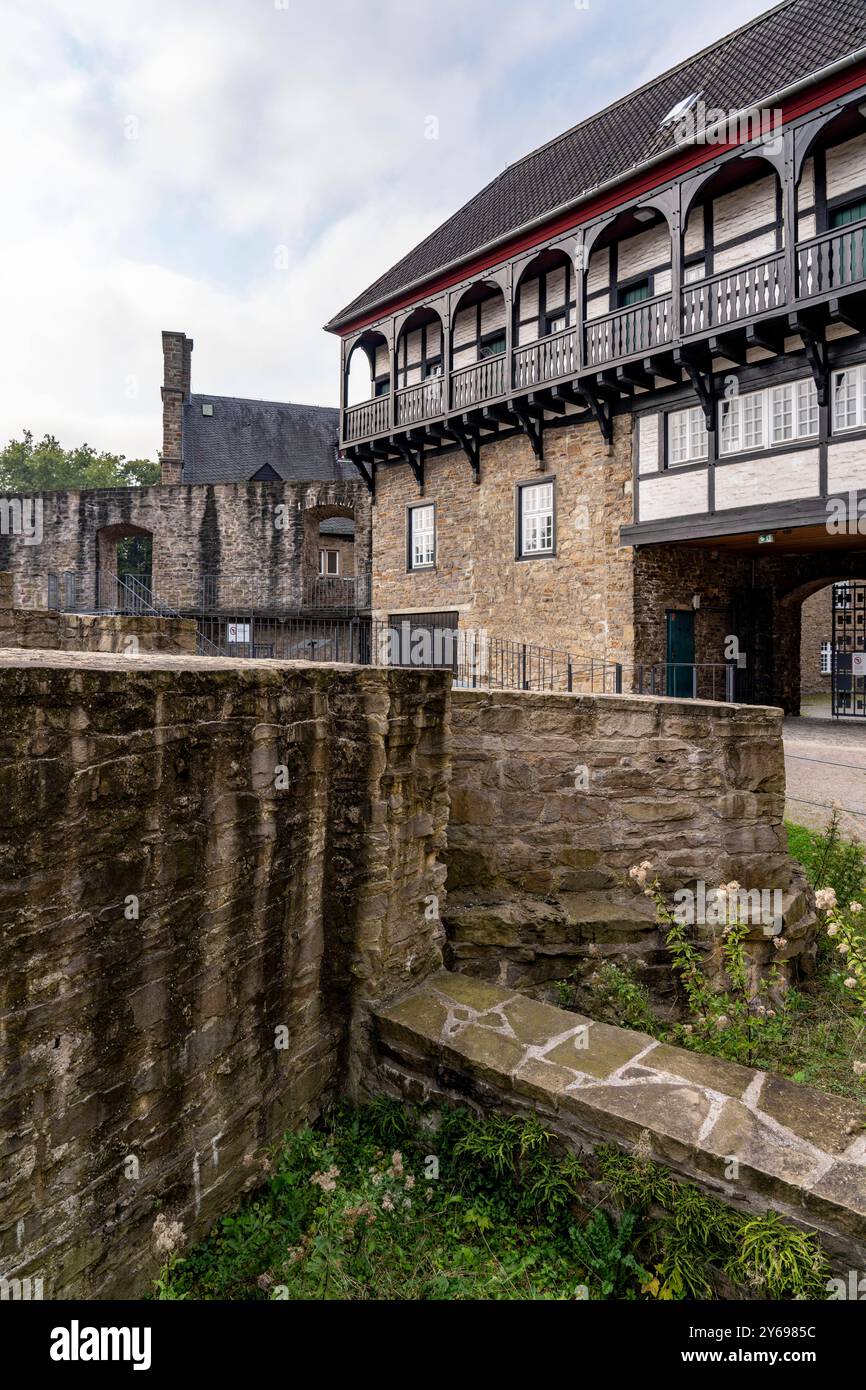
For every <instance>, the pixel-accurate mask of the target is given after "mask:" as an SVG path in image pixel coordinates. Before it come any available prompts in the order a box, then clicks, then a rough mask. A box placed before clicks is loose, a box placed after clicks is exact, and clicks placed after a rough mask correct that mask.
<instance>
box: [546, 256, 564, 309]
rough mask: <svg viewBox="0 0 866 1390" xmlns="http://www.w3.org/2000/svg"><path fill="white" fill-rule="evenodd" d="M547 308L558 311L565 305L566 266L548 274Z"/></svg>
mask: <svg viewBox="0 0 866 1390" xmlns="http://www.w3.org/2000/svg"><path fill="white" fill-rule="evenodd" d="M546 293H547V301H546V302H547V308H548V310H550V309H558V308H559V307H560V306H561V305H562V304H564V303H565V266H564V265H561V266H558V267H557V269H556V270H551V271H549V272H548V276H547V288H546Z"/></svg>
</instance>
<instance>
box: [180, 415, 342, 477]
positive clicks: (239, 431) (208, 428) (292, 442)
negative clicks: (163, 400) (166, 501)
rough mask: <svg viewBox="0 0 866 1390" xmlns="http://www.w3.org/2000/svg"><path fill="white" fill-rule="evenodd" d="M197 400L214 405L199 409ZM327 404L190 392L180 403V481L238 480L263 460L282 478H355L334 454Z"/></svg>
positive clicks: (334, 422) (335, 425) (333, 421)
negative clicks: (208, 410) (208, 409)
mask: <svg viewBox="0 0 866 1390" xmlns="http://www.w3.org/2000/svg"><path fill="white" fill-rule="evenodd" d="M202 405H210V406H212V407H213V414H212V415H203V414H202ZM338 430H339V411H338V410H336V409H335V408H334V407H332V406H324V405H295V404H294V403H288V402H283V401H246V400H240V399H238V398H237V397H235V396H190V398H189V400H188V401H187V403H186V404H185V405H184V408H183V481H184V482H185V483H243V482H246V481H247V480H248V479H250V478H251V477H252V476H253V474H254V473H257V472H258V471H259V469H260V468H262V467H264V466H265V465H266V464H270V466H271V468H273V470H274V472H275V473H276V474H277V475H278V476H279V477H280V478H282V479H283V481H284V482H302V483H303V482H320V481H321V482H327V481H329V480H332V479H333V480H340V479H343V478H351V479H357V476H358V475H357V472H356V471H355V469H354V468H353V467H352V465H351V464H350V463H344V462H341V461H340V460H339V459H338V458H337V434H338Z"/></svg>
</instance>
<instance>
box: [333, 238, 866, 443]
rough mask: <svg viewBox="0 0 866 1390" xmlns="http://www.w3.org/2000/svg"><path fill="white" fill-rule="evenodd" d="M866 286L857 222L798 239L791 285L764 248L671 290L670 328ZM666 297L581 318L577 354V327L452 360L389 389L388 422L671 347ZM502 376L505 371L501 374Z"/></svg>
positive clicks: (692, 328) (362, 430) (370, 432)
mask: <svg viewBox="0 0 866 1390" xmlns="http://www.w3.org/2000/svg"><path fill="white" fill-rule="evenodd" d="M861 283H862V284H866V219H864V220H863V221H861V222H856V223H852V224H851V225H850V226H846V227H838V228H835V229H834V230H833V231H831V232H825V233H824V234H823V235H822V236H818V237H812V238H810V239H809V240H808V241H804V242H800V243H798V245H797V249H796V286H795V287H790V286H789V285H788V284H787V275H786V268H785V254H784V252H780V251H777V252H774V253H773V254H772V255H770V256H764V257H762V258H761V259H759V260H756V261H752V262H751V263H750V264H748V265H744V266H739V267H737V268H736V269H734V270H730V271H724V272H721V273H719V274H717V275H711V276H708V277H707V278H706V279H704V280H699V281H697V282H694V283H691V284H684V285H682V287H681V290H680V304H681V314H680V324H679V328H680V334H679V337H681V338H683V339H688V338H691V337H695V336H698V335H701V334H707V333H712V332H713V331H715V330H724V329H725V328H729V327H732V326H734V325H736V324H738V323H742V322H747V321H749V320H753V319H759V318H761V317H762V316H763V315H765V314H771V313H773V312H774V311H777V310H779V309H784V308H785V306H786V305H787V304H789V303H791V304H793V303H794V302H796V301H802V300H808V299H813V298H815V297H817V296H820V295H830V294H832V293H834V292H836V291H838V290H840V289H844V288H845V287H848V286H851V285H858V284H861ZM673 305H674V298H673V296H672V295H670V294H667V295H657V296H656V297H655V298H653V299H645V300H641V301H640V302H639V303H637V304H629V305H627V306H625V307H624V308H621V309H616V310H614V311H613V312H612V313H609V314H604V315H603V316H601V317H600V318H597V319H587V320H586V321H585V322H584V324H583V330H582V331H583V334H584V357H583V362H582V363H581V362H580V359H579V351H578V349H579V339H578V336H577V335H578V332H579V331H580V330H579V329H575V328H567V329H564V330H562V332H560V333H553V334H550V335H549V336H548V337H544V338H539V339H537V340H536V341H535V342H533V343H526V344H524V345H523V346H521V347H517V348H515V349H514V351H513V352H512V355H511V363H510V367H509V364H508V362H507V360H506V354H505V353H504V352H502V353H497V355H496V356H495V357H485V358H483V359H482V360H481V361H480V362H474V363H472V365H471V366H468V367H458V368H457V369H456V370H455V371H452V372H451V374H450V379H447V378H446V377H431V378H428V379H427V380H426V381H423V382H419V383H418V384H417V385H414V386H407V387H404V388H402V389H401V390H400V391H398V392H397V394H396V397H395V400H394V420H395V422H396V425H397V426H398V427H401V428H405V427H408V426H411V425H413V424H416V423H421V422H423V421H425V420H431V419H436V418H439V417H443V416H448V415H449V414H452V413H454V414H456V413H458V412H459V411H463V410H470V409H472V408H474V407H475V406H479V405H483V404H485V403H486V402H487V401H494V400H498V399H500V398H502V397H505V396H506V395H508V394H509V393H510V392H511V391H518V392H519V391H526V390H532V389H533V388H534V387H537V386H542V385H544V384H546V383H548V382H553V381H565V380H568V379H569V377H576V376H578V375H579V373H580V372H581V371H584V370H592V369H593V368H599V367H603V366H607V365H609V364H611V363H615V362H618V361H623V360H625V359H627V358H630V357H640V356H644V355H648V354H651V353H653V352H658V351H659V350H660V349H664V348H666V347H668V346H673V345H674V343H675V341H676V340H677V334H676V332H675V328H676V325H675V323H674V309H673ZM509 373H510V375H509ZM390 408H391V401H390V398H389V397H388V396H379V397H377V398H376V399H374V400H370V401H365V402H364V403H363V404H361V405H355V406H350V407H349V408H348V409H347V410H346V411H345V412H344V430H343V441H344V443H346V444H352V443H356V442H358V441H360V440H364V439H372V438H375V436H377V435H380V434H385V433H387V431H388V430H389V428H390V427H391V413H390Z"/></svg>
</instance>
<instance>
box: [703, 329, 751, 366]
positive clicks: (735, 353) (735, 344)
mask: <svg viewBox="0 0 866 1390" xmlns="http://www.w3.org/2000/svg"><path fill="white" fill-rule="evenodd" d="M710 354H711V356H713V357H724V358H725V360H726V361H727V362H733V363H734V364H735V365H736V366H737V367H745V365H746V363H747V362H748V360H749V354H748V347H747V345H746V340H745V338H743V337H740V335H739V334H737V333H718V334H717V335H716V336H715V337H713V338H710Z"/></svg>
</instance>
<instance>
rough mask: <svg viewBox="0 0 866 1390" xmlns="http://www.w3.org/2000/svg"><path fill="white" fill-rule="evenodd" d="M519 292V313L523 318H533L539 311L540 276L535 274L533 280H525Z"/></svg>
mask: <svg viewBox="0 0 866 1390" xmlns="http://www.w3.org/2000/svg"><path fill="white" fill-rule="evenodd" d="M518 293H519V314H518V317H519V318H522V319H528V318H532V317H533V316H534V315H537V313H538V276H537V275H533V277H532V279H531V280H524V281H523V284H522V285H521V286H520V290H519V291H518Z"/></svg>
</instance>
